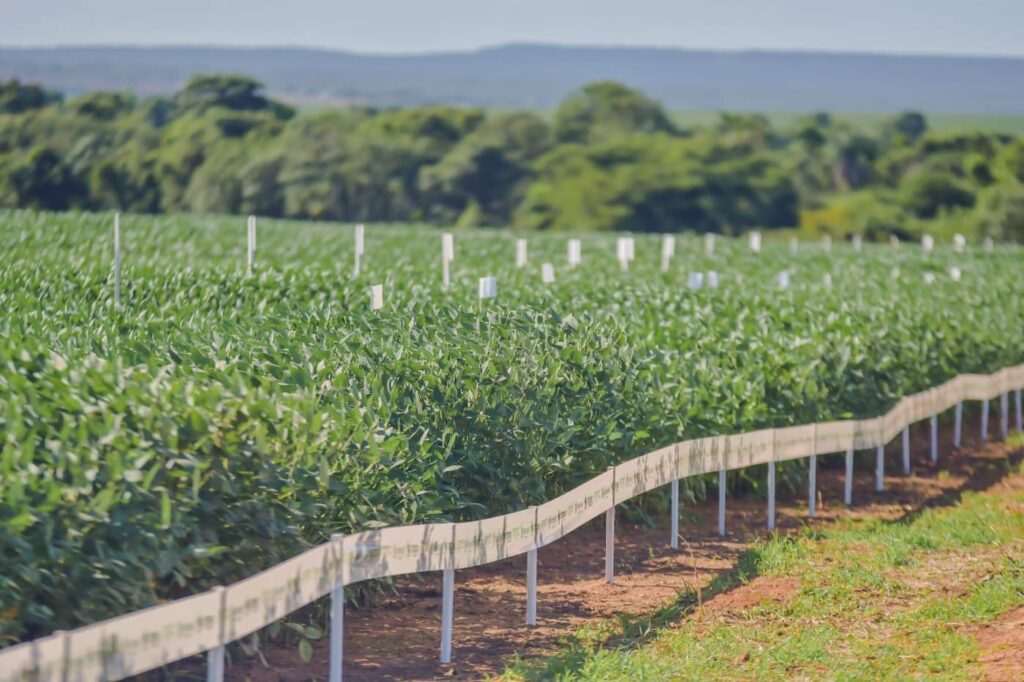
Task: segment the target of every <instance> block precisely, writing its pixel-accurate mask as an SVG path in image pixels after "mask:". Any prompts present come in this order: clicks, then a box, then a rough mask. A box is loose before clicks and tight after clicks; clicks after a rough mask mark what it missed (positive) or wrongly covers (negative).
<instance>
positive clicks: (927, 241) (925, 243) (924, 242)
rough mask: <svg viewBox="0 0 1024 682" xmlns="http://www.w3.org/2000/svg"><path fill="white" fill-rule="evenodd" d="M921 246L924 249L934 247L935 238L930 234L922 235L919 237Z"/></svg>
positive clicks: (927, 249) (929, 249)
mask: <svg viewBox="0 0 1024 682" xmlns="http://www.w3.org/2000/svg"><path fill="white" fill-rule="evenodd" d="M921 246H922V247H923V248H924V250H925V251H931V250H932V249H934V248H935V238H934V237H932V236H931V235H930V234H926V235H924V236H923V237H921Z"/></svg>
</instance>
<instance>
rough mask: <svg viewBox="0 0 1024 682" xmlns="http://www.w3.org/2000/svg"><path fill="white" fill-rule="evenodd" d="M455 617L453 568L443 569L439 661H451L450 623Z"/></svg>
mask: <svg viewBox="0 0 1024 682" xmlns="http://www.w3.org/2000/svg"><path fill="white" fill-rule="evenodd" d="M454 617H455V569H454V568H446V569H444V574H443V578H442V581H441V662H442V663H451V662H452V624H453V620H454Z"/></svg>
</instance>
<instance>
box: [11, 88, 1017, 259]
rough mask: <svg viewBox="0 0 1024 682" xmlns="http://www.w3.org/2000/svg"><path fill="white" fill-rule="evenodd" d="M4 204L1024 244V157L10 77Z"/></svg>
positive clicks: (902, 139) (584, 101) (987, 149)
mask: <svg viewBox="0 0 1024 682" xmlns="http://www.w3.org/2000/svg"><path fill="white" fill-rule="evenodd" d="M0 206H6V207H20V208H36V209H49V210H68V209H81V210H109V209H117V210H122V211H132V212H141V213H156V212H175V211H194V212H210V213H230V214H250V213H251V214H257V215H261V216H268V217H289V218H308V219H329V220H341V221H381V222H426V223H433V224H437V225H458V226H505V225H512V226H514V227H519V228H523V229H534V230H570V229H578V230H632V231H641V232H643V231H649V232H675V231H682V230H694V231H698V232H715V233H722V234H738V233H740V232H743V231H745V230H749V229H754V228H757V229H774V228H798V229H799V230H800V231H801V232H802V233H804V234H807V235H817V234H822V233H827V234H831V235H833V236H837V237H844V236H848V235H850V234H853V233H861V234H863V235H865V237H866V238H868V239H882V238H886V237H887V235H889V234H897V235H899V236H902V237H906V236H915V235H918V234H921V233H924V232H929V233H932V234H936V235H940V236H941V235H951V234H953V233H954V232H961V233H964V234H966V235H968V236H971V237H982V236H991V237H994V238H997V239H1008V240H1017V241H1024V140H1022V139H1019V138H1014V137H1012V136H1008V135H1000V134H989V133H938V132H935V131H932V130H930V129H929V126H928V121H927V119H926V117H925V116H924V115H922V114H921V113H918V112H906V113H903V114H899V115H894V116H892V117H891V118H890V119H888V120H887V121H886V122H885V123H884V124H883V125H880V126H876V127H874V128H872V129H870V130H867V129H864V128H862V127H858V126H855V125H853V124H852V123H850V122H847V121H844V120H842V119H840V118H837V117H834V116H832V115H829V114H826V113H818V114H812V115H807V116H805V117H803V118H802V119H800V120H799V121H797V122H796V123H794V124H790V125H787V126H785V127H779V126H773V125H772V124H771V123H770V121H769V120H768V119H767V118H766V117H764V116H760V115H756V114H729V113H723V114H721V115H720V117H719V119H718V121H717V122H716V123H715V124H713V125H706V126H694V127H681V126H679V125H677V124H675V123H674V122H673V120H672V116H671V115H670V114H669V113H668V112H667V111H665V109H664V108H663V107H662V106H661V105H660V104H659V103H658V102H656V101H654V100H652V99H650V98H648V97H647V96H645V95H644V94H643V93H641V92H638V91H636V90H633V89H631V88H629V87H626V86H625V85H622V84H620V83H615V82H598V83H592V84H590V85H587V86H586V87H584V88H582V89H580V90H579V91H577V92H573V93H569V94H568V95H567V96H566V98H565V99H564V100H563V102H562V103H561V105H560V106H559V107H558V108H557V109H556V110H555V111H554V112H553V114H549V115H548V114H540V113H533V112H492V111H487V110H484V109H477V108H458V107H451V106H429V107H417V108H405V109H377V108H371V107H357V106H353V107H347V108H333V109H318V110H310V111H296V110H295V109H294V108H292V107H291V106H289V105H287V104H285V103H282V102H278V101H275V100H274V99H272V98H270V97H268V96H267V95H266V94H265V93H264V89H263V87H262V85H261V84H260V83H259V82H257V81H255V80H253V79H250V78H247V77H243V76H233V75H200V76H196V77H194V78H193V79H192V80H191V81H189V83H188V84H187V85H186V86H185V87H184V88H183V89H182V90H181V91H180V92H178V93H176V94H174V95H173V96H171V97H151V98H143V99H140V98H137V97H136V96H134V95H132V94H131V93H123V92H96V93H91V94H86V95H81V96H78V97H74V98H70V99H66V98H64V97H63V96H61V95H60V94H59V93H56V92H53V91H50V90H48V89H46V88H45V87H41V86H39V85H34V84H25V83H20V82H18V81H16V80H15V81H9V82H7V83H3V84H0Z"/></svg>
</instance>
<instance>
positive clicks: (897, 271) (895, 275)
mask: <svg viewBox="0 0 1024 682" xmlns="http://www.w3.org/2000/svg"><path fill="white" fill-rule="evenodd" d="M889 274H890V275H892V278H893V279H899V278H900V269H899V268H893V269H892V270H890V271H889Z"/></svg>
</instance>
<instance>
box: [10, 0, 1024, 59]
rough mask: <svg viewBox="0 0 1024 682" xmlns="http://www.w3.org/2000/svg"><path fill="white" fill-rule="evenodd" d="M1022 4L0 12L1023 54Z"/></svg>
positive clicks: (452, 43) (94, 27) (324, 41)
mask: <svg viewBox="0 0 1024 682" xmlns="http://www.w3.org/2000/svg"><path fill="white" fill-rule="evenodd" d="M1022 37H1024V0H974V1H973V2H972V1H970V0H514V1H509V0H415V1H414V0H362V1H360V2H355V1H353V0H245V1H244V2H243V1H240V0H233V1H231V2H228V1H227V0H170V1H168V0H160V1H159V2H153V1H151V0H0V45H3V46H15V45H58V44H62V45H67V44H97V43H100V44H167V43H174V44H184V43H189V44H194V43H200V44H224V45H298V46H308V47H328V48H337V49H343V50H354V51H361V52H418V51H427V50H430V51H436V50H461V49H470V48H475V47H480V46H485V45H495V44H499V43H507V42H521V41H530V42H557V43H574V44H602V45H647V46H668V47H695V48H720V49H743V48H770V49H827V50H835V51H852V50H856V51H872V52H909V53H931V54H986V55H1019V56H1022V55H1024V40H1022Z"/></svg>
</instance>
